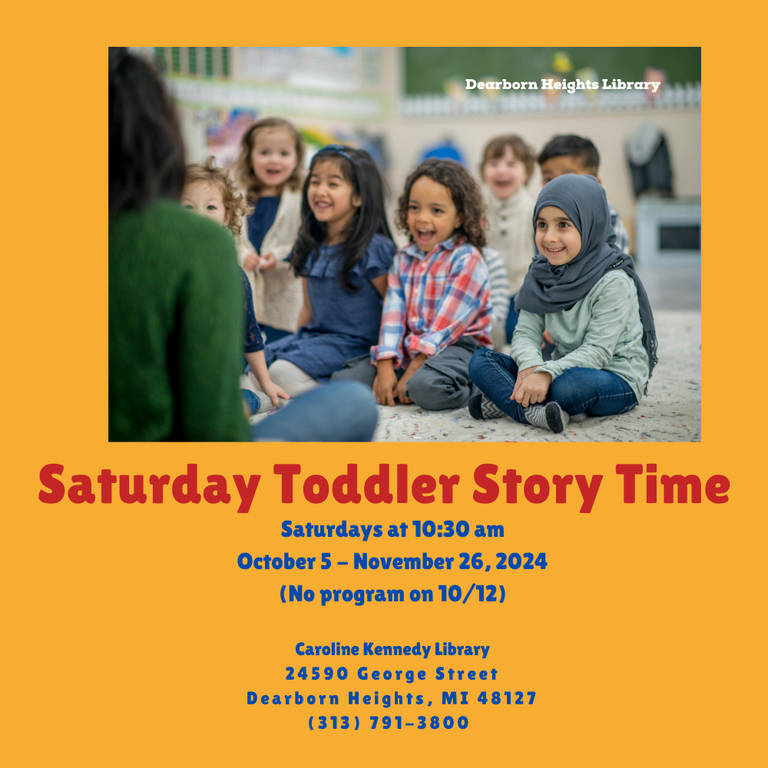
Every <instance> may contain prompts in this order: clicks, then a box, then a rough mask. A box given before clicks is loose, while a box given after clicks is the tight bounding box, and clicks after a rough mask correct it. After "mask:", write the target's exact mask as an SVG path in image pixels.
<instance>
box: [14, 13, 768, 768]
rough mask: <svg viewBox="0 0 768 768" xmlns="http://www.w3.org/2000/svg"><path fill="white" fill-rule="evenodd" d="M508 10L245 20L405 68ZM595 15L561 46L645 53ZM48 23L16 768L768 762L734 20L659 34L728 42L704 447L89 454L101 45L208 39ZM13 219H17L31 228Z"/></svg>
mask: <svg viewBox="0 0 768 768" xmlns="http://www.w3.org/2000/svg"><path fill="white" fill-rule="evenodd" d="M496 10H497V11H498V16H496V15H494V14H493V13H492V9H491V8H490V7H484V8H483V9H481V10H478V12H477V13H476V14H475V13H473V12H471V10H470V9H467V8H463V7H462V8H457V9H456V11H455V13H456V14H458V17H455V16H453V13H446V14H445V19H443V18H442V13H439V12H438V11H436V10H434V9H432V10H427V9H425V11H424V12H425V14H427V16H429V15H430V14H431V15H434V16H435V18H431V19H430V18H427V19H421V18H420V17H419V14H418V13H417V12H415V11H414V9H410V10H408V11H402V12H401V13H400V14H399V15H398V14H393V15H392V16H391V18H389V17H388V16H387V13H390V12H389V11H386V12H385V11H384V10H383V9H381V8H375V9H374V8H371V9H370V10H367V9H363V10H361V9H360V8H359V7H358V6H356V5H349V6H348V9H347V10H346V11H345V9H344V8H342V7H339V8H336V7H334V9H333V11H330V10H328V9H325V10H323V9H318V8H313V9H310V8H309V7H306V8H305V9H304V11H303V12H301V13H300V12H299V11H298V9H291V10H288V11H287V10H286V9H285V8H274V9H259V19H258V24H259V29H260V30H263V29H266V28H267V27H269V28H270V33H271V34H270V37H271V38H272V39H271V41H270V42H272V43H273V44H280V43H284V44H286V45H290V44H292V43H293V42H295V38H296V36H297V34H298V33H297V28H298V29H299V30H300V31H301V34H299V35H298V36H299V37H301V38H302V39H309V38H314V39H315V40H318V39H323V38H325V39H330V40H331V41H333V42H336V41H338V40H342V41H344V40H354V39H355V36H362V35H363V30H365V35H364V36H365V37H366V42H369V43H372V44H381V45H392V44H401V43H406V42H412V41H410V40H408V39H405V38H408V37H412V35H411V33H410V32H408V29H407V27H408V25H407V24H404V22H406V21H407V20H408V19H409V18H410V20H411V21H412V22H413V24H418V25H419V26H420V27H421V26H422V24H423V23H424V22H425V21H427V22H430V23H429V24H427V25H426V27H422V28H429V29H430V31H431V32H432V35H431V36H430V37H429V38H428V39H427V40H426V41H420V42H422V43H424V42H427V43H429V42H432V41H437V40H439V41H440V42H442V43H444V44H446V45H449V44H455V45H459V46H465V45H467V44H471V43H474V44H477V45H485V44H490V43H496V44H507V43H508V42H509V39H508V38H509V34H508V31H509V29H510V28H511V29H519V28H520V27H521V25H522V23H523V21H524V19H525V14H524V13H523V14H522V15H521V16H520V17H519V18H516V20H515V23H514V25H512V24H510V25H509V26H507V25H506V23H505V22H504V21H503V20H504V19H506V18H507V17H508V15H509V14H510V10H509V8H508V7H507V6H501V5H499V6H498V7H497V9H496ZM608 10H609V12H606V13H599V12H595V13H591V14H583V15H581V14H575V15H574V14H568V13H566V14H563V10H562V9H559V10H558V9H553V11H552V13H553V15H554V16H556V17H558V18H559V20H560V21H561V22H563V21H567V25H566V27H565V30H566V31H565V35H566V36H569V37H571V38H573V39H578V40H579V41H582V40H584V41H586V39H587V37H588V38H589V39H608V38H610V39H615V38H616V32H617V30H618V29H620V30H622V35H621V39H622V41H623V40H624V38H625V37H626V38H627V42H628V43H631V42H632V41H633V38H640V37H651V38H653V39H654V40H657V41H659V42H660V43H663V42H666V39H665V35H663V34H662V33H661V32H659V31H658V30H657V29H656V24H657V22H653V21H649V20H648V19H647V18H646V19H645V20H643V19H642V18H640V19H639V20H638V15H637V13H636V10H635V9H632V10H621V9H616V8H615V7H611V8H610V9H608ZM47 12H48V14H49V16H48V24H47V25H46V26H45V28H44V29H42V30H40V29H39V25H35V30H36V31H35V42H36V44H37V45H38V46H40V47H43V46H51V47H52V45H53V43H54V35H53V30H54V29H55V30H56V38H55V40H56V41H59V40H60V39H61V35H62V34H65V35H66V34H69V35H71V36H73V37H74V38H75V40H76V41H77V43H78V44H77V45H76V46H74V47H68V52H69V53H70V57H69V58H68V61H67V66H68V76H69V77H70V79H72V78H74V79H75V80H76V82H77V83H78V90H77V93H78V94H82V96H78V100H77V102H76V101H74V99H73V92H72V90H70V89H56V88H53V89H50V91H47V92H46V96H45V98H46V100H47V101H48V102H49V105H48V106H49V109H48V110H47V111H48V112H49V113H50V114H55V115H57V121H56V127H55V134H56V137H57V140H58V141H57V143H58V144H59V145H60V146H62V147H64V148H65V150H64V151H63V152H60V153H59V152H57V160H56V161H55V162H53V163H52V162H51V157H50V150H49V149H48V146H49V145H50V140H51V133H52V130H51V129H52V126H51V125H50V124H46V125H45V126H43V125H42V124H39V125H37V126H35V127H33V128H31V129H29V130H28V131H26V132H25V133H24V134H23V136H24V138H23V140H22V141H23V146H24V150H25V151H23V152H20V153H11V155H10V157H9V160H8V168H9V170H10V173H9V174H8V175H7V178H9V179H10V178H17V179H29V178H30V177H31V176H34V178H36V179H41V180H43V181H44V183H45V181H47V180H48V179H50V177H51V173H52V169H53V168H55V169H56V170H55V173H56V176H57V178H60V177H61V176H62V175H65V178H66V180H67V181H66V184H65V190H66V194H64V195H61V194H58V195H56V198H57V199H56V204H55V205H54V206H50V207H49V208H48V210H46V216H45V219H46V227H45V229H46V235H53V236H54V240H55V243H56V247H55V248H54V249H48V250H49V251H50V253H49V255H48V257H47V258H45V259H44V260H43V263H44V264H45V267H46V268H45V270H44V272H43V279H40V277H39V276H38V275H33V274H31V270H29V268H28V265H30V264H31V263H33V262H32V261H31V260H30V259H28V258H24V257H23V256H22V255H21V254H22V253H23V251H24V249H28V248H29V246H30V243H31V242H32V239H31V238H30V236H29V233H30V231H34V230H32V228H31V227H29V226H24V225H23V224H22V225H21V226H20V225H19V223H17V222H14V221H11V220H9V223H8V226H7V227H6V237H7V238H9V239H10V241H11V242H10V243H9V246H8V247H7V249H6V252H7V253H8V254H13V258H9V259H8V264H7V267H8V274H7V276H6V281H5V283H4V285H5V290H4V301H3V302H2V309H1V310H0V311H2V313H3V320H4V323H3V325H4V328H5V337H6V342H7V348H8V353H7V355H6V360H7V363H8V365H7V373H6V377H5V385H4V394H5V402H6V406H7V408H6V411H7V413H6V416H5V430H4V435H5V437H6V441H5V442H6V450H5V452H4V461H3V464H4V472H3V480H4V482H3V509H4V515H3V517H4V526H3V529H4V531H3V537H2V540H3V555H2V564H3V571H4V573H3V584H4V593H5V595H4V601H3V602H4V610H3V615H4V618H5V632H4V636H5V639H6V643H5V652H4V654H3V658H4V662H3V663H4V666H5V670H4V674H3V679H4V690H5V701H6V705H7V712H6V714H5V717H4V722H5V726H6V736H5V738H4V747H5V748H4V750H3V751H4V753H5V754H6V755H7V757H6V760H5V761H4V762H5V763H6V764H7V765H11V766H48V765H77V766H81V767H83V768H84V767H85V766H137V765H140V766H175V765H184V766H236V765H246V764H247V765H255V766H267V765H273V764H281V765H289V766H294V765H295V766H301V765H310V764H311V765H319V766H326V765H327V766H330V765H334V766H352V765H358V764H363V765H366V766H371V767H377V766H389V765H393V764H396V763H400V764H403V765H407V766H411V765H414V766H416V765H430V766H431V765H442V766H464V765H477V764H483V765H485V764H487V765H513V764H515V765H516V764H520V765H539V766H547V767H548V768H549V767H550V766H553V767H554V766H563V765H568V766H590V767H596V766H597V767H601V768H602V767H606V768H607V767H609V766H610V767H613V766H648V765H653V766H688V765H691V766H716V765H717V766H722V765H748V766H751V765H760V764H762V763H763V762H764V760H765V752H764V746H763V744H762V742H763V739H762V735H761V734H762V724H763V721H764V705H763V704H762V695H761V694H762V687H763V682H764V679H765V678H764V674H765V666H764V661H763V656H764V645H765V633H764V628H763V626H762V625H763V624H764V620H763V613H764V595H765V564H764V557H763V552H762V550H763V542H764V541H765V539H764V536H765V523H764V510H765V501H764V497H763V493H762V487H761V482H760V479H759V478H760V477H761V476H762V473H763V472H764V470H763V468H762V466H761V464H762V459H763V457H764V455H765V450H764V447H763V438H762V435H761V431H762V413H763V408H762V405H761V403H760V399H759V397H758V396H756V395H755V393H754V391H753V390H754V387H755V385H756V384H758V383H759V382H760V380H761V372H762V367H763V366H762V365H761V362H760V361H761V356H760V351H759V336H760V334H759V330H758V329H759V328H760V324H759V322H758V318H757V310H756V307H757V306H759V305H761V303H762V296H761V290H762V281H761V280H760V277H759V274H760V254H759V253H758V254H757V255H756V256H755V257H751V256H750V258H749V260H748V264H749V265H752V264H753V263H754V264H755V268H756V269H755V271H756V276H755V277H752V278H750V279H749V281H746V280H745V278H744V273H745V267H736V266H735V265H736V264H737V263H740V261H741V260H740V259H739V258H734V257H733V256H731V257H729V258H727V259H726V258H723V257H722V255H723V254H726V253H732V251H733V248H734V244H733V242H732V240H733V233H734V232H738V231H739V227H738V225H737V224H736V222H738V221H739V220H742V221H743V215H744V214H743V212H741V211H738V212H737V210H736V206H735V203H734V200H735V199H741V198H744V199H750V200H751V201H752V214H754V213H755V211H756V210H757V209H759V207H760V204H759V202H756V201H759V200H760V199H762V198H761V195H760V190H759V189H757V179H758V178H759V176H757V175H754V174H750V175H747V174H744V173H742V172H741V170H740V169H741V168H743V167H744V165H745V164H749V163H750V161H751V158H739V161H734V160H732V159H731V158H730V157H729V155H728V154H726V153H725V148H726V147H728V148H731V147H739V148H742V150H747V149H748V148H749V147H751V146H752V144H753V143H754V139H755V135H754V132H755V130H759V129H756V128H755V127H754V125H753V123H754V120H753V111H752V109H751V107H750V104H751V103H752V102H753V101H754V99H755V94H754V87H753V85H752V84H751V83H750V81H749V79H748V78H746V79H745V78H744V77H743V76H742V75H741V74H740V72H741V71H742V70H746V71H750V70H752V69H753V67H750V66H749V65H747V66H745V67H739V68H738V70H737V67H736V66H735V62H736V61H737V60H742V59H743V58H745V57H746V58H747V59H748V58H749V57H750V56H751V54H750V53H749V46H748V45H747V44H745V41H744V36H743V32H741V31H740V32H739V35H738V43H732V44H729V43H728V42H727V41H728V40H730V39H737V37H736V36H735V35H733V36H731V35H729V34H727V32H728V31H733V32H735V30H729V29H728V28H729V27H730V26H732V25H734V24H735V23H736V22H735V20H733V21H731V20H725V21H723V20H719V21H718V29H717V31H715V30H714V29H708V26H707V24H706V23H704V22H702V21H701V20H700V19H699V18H698V17H695V16H692V15H691V13H690V11H689V10H680V11H677V10H676V9H675V8H674V7H672V8H667V9H665V28H668V29H678V30H683V29H684V30H686V38H687V39H690V41H691V42H694V43H696V44H697V45H699V44H702V45H704V46H705V53H706V52H708V51H710V49H713V47H714V43H715V39H716V40H717V57H718V60H719V70H718V71H712V68H710V70H709V71H708V78H709V79H708V80H707V98H708V99H711V103H710V104H708V106H707V118H706V129H707V130H706V135H707V136H708V142H709V143H708V145H707V147H706V152H705V156H704V158H703V160H704V163H705V166H706V168H707V176H706V178H707V185H706V195H707V206H706V209H707V214H706V215H707V237H706V240H705V245H704V255H703V263H704V275H705V281H704V286H705V288H704V296H703V305H704V307H705V310H704V322H703V330H704V338H705V345H704V351H703V360H704V369H703V382H704V387H703V404H702V423H703V431H702V436H701V441H700V442H654V443H638V442H602V443H571V444H547V443H528V444H525V445H523V444H520V443H504V442H495V441H494V442H484V441H476V442H471V443H458V442H441V441H435V442H431V443H430V444H424V445H421V444H416V443H404V442H391V443H371V444H360V445H358V444H355V445H348V444H332V445H323V446H320V445H314V444H309V445H308V444H295V443H269V444H261V443H253V444H245V445H243V444H218V443H216V444H204V443H190V444H178V443H176V444H161V443H157V444H128V443H110V442H109V441H108V439H107V410H108V401H107V376H108V371H107V290H106V288H107V276H108V259H107V217H106V210H105V208H106V205H105V202H104V198H103V189H104V179H105V174H106V172H107V157H106V151H105V143H106V138H105V136H104V134H103V126H104V118H105V111H106V94H105V76H104V73H105V69H106V58H107V57H106V46H107V45H108V44H109V43H111V42H114V40H113V38H114V37H115V35H114V29H115V28H119V29H120V32H121V37H122V38H124V39H128V40H131V39H139V38H140V37H143V36H146V30H147V28H148V26H151V28H152V31H153V34H152V36H153V37H157V38H158V39H163V38H165V39H167V38H169V37H174V38H183V37H184V36H185V35H187V36H191V35H192V34H193V33H194V34H197V35H198V36H199V35H200V34H201V29H200V24H199V22H198V23H197V24H196V23H194V22H193V21H190V20H189V19H191V18H192V17H194V16H195V14H194V13H192V12H190V10H189V9H186V12H185V14H184V19H183V20H182V19H180V18H179V16H178V9H173V10H171V9H170V8H169V9H167V10H166V9H164V8H153V9H152V13H151V15H149V14H148V15H144V14H141V13H138V14H136V15H135V16H134V15H131V16H130V17H125V16H124V15H123V14H122V13H120V12H118V11H117V10H111V11H110V10H107V11H106V12H104V13H103V14H102V15H100V16H99V17H98V18H92V19H91V22H90V25H89V34H88V35H87V37H86V36H84V35H83V32H82V29H83V28H82V27H80V26H78V27H75V26H74V23H73V22H72V20H71V17H70V16H69V15H68V14H64V13H62V12H61V11H60V10H58V9H56V8H54V7H53V6H50V7H48V8H47ZM286 12H287V13H289V18H285V14H286ZM21 13H22V14H25V12H21ZM515 14H516V15H517V14H518V12H517V11H515ZM536 15H537V17H538V18H539V19H540V15H539V12H537V14H536ZM239 16H240V14H239V13H237V12H236V13H234V14H231V15H230V16H229V18H231V19H235V18H238V17H239ZM205 18H207V19H210V18H212V16H211V14H210V9H209V10H208V11H206V14H205ZM55 20H58V22H59V23H56V24H54V23H52V22H53V21H55ZM270 22H272V23H271V25H270ZM435 23H436V27H433V24H435ZM530 23H531V24H532V25H533V21H532V20H531V21H530ZM118 24H119V27H116V25H118ZM638 24H639V25H640V27H639V29H638ZM217 26H219V24H218V22H217ZM532 28H533V30H534V34H533V37H534V40H533V41H532V44H536V43H539V44H541V45H544V44H546V43H547V42H548V41H546V40H541V39H540V38H542V37H543V35H542V34H541V33H540V32H538V31H537V29H539V28H540V27H539V26H538V25H537V26H532ZM496 29H498V30H499V32H496V31H495V30H496ZM635 29H637V31H636V32H635V31H634V30H635ZM502 30H503V32H502ZM724 32H726V34H724ZM715 35H716V38H715ZM491 38H494V39H491ZM635 42H637V43H639V42H647V40H642V41H640V40H637V41H635ZM674 42H679V40H676V41H674ZM14 45H15V46H16V48H17V49H18V50H17V51H15V52H16V53H19V54H20V53H21V45H20V44H19V43H15V44H14ZM708 46H709V47H708ZM737 46H738V48H737ZM10 47H11V48H12V47H13V46H10ZM729 53H730V54H732V57H729V56H728V54H729ZM707 55H709V54H708V53H707ZM713 55H714V54H713ZM730 62H734V64H731V63H730ZM53 77H54V73H53V71H52V70H51V68H50V66H49V64H47V63H44V62H43V61H42V60H35V61H34V62H33V63H32V64H30V69H29V70H27V71H26V72H25V73H24V74H22V73H20V72H19V70H16V71H15V74H14V76H13V82H12V84H11V85H10V86H9V88H10V89H12V90H13V92H14V98H15V99H21V101H22V104H23V105H25V106H26V105H27V102H29V104H28V106H29V108H31V107H32V104H31V100H32V92H31V91H27V90H26V88H27V86H28V84H29V83H30V82H33V81H34V82H36V83H45V82H50V81H51V80H52V79H53ZM34 98H35V104H36V105H37V104H38V102H39V89H35V90H34ZM84 118H86V119H84ZM83 125H88V126H94V125H95V126H98V128H97V129H96V130H95V131H94V130H92V129H91V130H88V131H84V130H83ZM13 135H14V141H15V142H18V131H14V134H13ZM8 138H10V137H8ZM394 149H396V148H393V150H394ZM70 157H76V158H77V160H78V163H77V167H76V168H74V167H73V168H71V169H70V168H67V167H66V165H67V164H66V160H67V159H69V158H70ZM30 165H31V167H30ZM17 186H18V187H21V186H23V182H20V184H19V185H17ZM51 186H52V185H51ZM57 188H58V185H57ZM12 199H13V200H14V201H17V199H18V193H16V194H15V195H14V196H13V198H12ZM72 200H76V201H79V202H77V203H76V204H75V205H70V204H68V203H70V201H72ZM88 203H95V204H96V206H95V212H92V211H88V213H86V206H87V204H88ZM33 207H34V206H32V205H30V204H29V201H27V202H25V203H24V204H23V205H21V206H18V203H17V204H16V206H14V207H11V206H9V207H8V210H20V211H21V213H22V220H23V221H24V220H26V219H27V218H28V213H27V211H29V210H30V209H32V208H33ZM739 214H741V217H742V218H741V219H739ZM13 218H14V217H13V216H11V219H13ZM753 218H754V216H753V215H751V214H747V216H746V221H747V222H748V224H749V227H748V229H749V231H750V235H748V237H749V236H751V237H753V238H755V239H756V242H757V243H758V244H759V240H760V236H759V231H760V228H759V226H757V227H755V226H753V221H752V219H753ZM39 219H40V217H39V215H38V216H35V221H36V222H39ZM740 240H741V238H740ZM736 247H737V249H738V248H740V247H741V243H739V244H737V246H736ZM758 248H759V246H758ZM737 269H738V272H737ZM747 283H749V285H750V286H751V287H752V290H751V291H750V293H749V294H748V295H747V294H746V292H745V285H746V284H747ZM33 286H34V287H33ZM43 345H44V347H43ZM22 382H23V383H22ZM748 382H749V383H748Z"/></svg>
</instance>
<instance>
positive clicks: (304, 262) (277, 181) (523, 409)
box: [182, 118, 656, 432]
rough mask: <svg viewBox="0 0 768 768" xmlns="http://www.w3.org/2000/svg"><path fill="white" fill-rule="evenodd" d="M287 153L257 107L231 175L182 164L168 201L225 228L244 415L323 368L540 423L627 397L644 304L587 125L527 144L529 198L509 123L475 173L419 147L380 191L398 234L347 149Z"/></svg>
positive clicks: (277, 126) (401, 398) (367, 165)
mask: <svg viewBox="0 0 768 768" xmlns="http://www.w3.org/2000/svg"><path fill="white" fill-rule="evenodd" d="M303 157H304V145H303V142H302V139H301V136H300V134H299V133H298V131H297V130H296V129H295V128H294V126H293V125H291V124H290V123H289V122H287V121H285V120H282V119H278V118H267V119H262V120H259V121H258V122H256V123H255V124H254V125H253V126H251V128H250V129H249V130H248V131H247V132H246V133H245V135H244V136H243V140H242V148H241V153H240V158H239V160H238V162H237V164H236V167H235V169H234V171H235V178H233V177H232V175H230V173H229V172H228V171H226V170H224V169H221V168H216V167H215V165H214V164H213V163H212V161H211V160H209V161H207V162H206V163H205V165H190V166H187V180H186V186H185V188H184V192H183V194H182V204H183V205H184V206H185V207H187V208H190V209H192V210H193V211H195V212H196V213H199V214H201V215H204V216H207V217H208V218H211V219H212V220H214V221H215V222H217V223H219V224H220V225H222V226H225V227H228V228H229V229H230V230H231V232H232V234H233V235H234V236H235V238H236V241H237V244H238V258H239V262H240V265H241V267H242V270H243V272H242V278H243V306H244V315H245V333H244V337H245V341H244V352H245V362H247V366H246V367H245V369H244V373H243V376H242V377H241V389H242V390H243V397H244V400H245V402H246V403H247V405H248V406H249V408H250V410H251V411H252V412H254V413H256V412H259V413H260V412H263V411H265V410H269V409H271V408H272V407H275V406H278V405H279V404H280V403H281V401H284V400H288V399H290V398H291V397H295V396H297V395H299V394H302V393H303V392H306V391H308V390H310V389H313V388H315V387H317V386H319V385H321V384H322V383H324V382H327V381H330V380H339V379H351V380H357V381H361V382H364V383H365V384H367V385H368V386H369V387H370V388H371V389H372V390H373V393H374V395H375V398H376V400H377V401H378V402H379V403H381V404H383V405H395V404H396V403H397V402H400V403H415V404H417V405H419V406H421V407H422V408H425V409H428V410H441V409H448V408H459V407H462V406H465V405H468V406H469V412H470V414H471V415H472V416H474V417H475V418H480V419H482V418H491V417H502V416H510V417H511V418H513V419H514V420H516V421H519V422H522V423H528V424H533V425H535V426H540V427H544V428H546V429H550V430H552V431H554V432H561V431H562V430H563V429H564V428H565V426H566V424H567V423H568V419H569V418H570V417H571V416H575V415H577V414H580V413H588V414H594V415H607V414H616V413H623V412H625V411H628V410H630V409H631V408H634V407H635V406H636V405H637V404H638V402H639V401H640V399H641V397H642V395H643V393H644V391H645V388H646V386H647V382H648V378H649V377H650V373H651V371H652V369H653V365H654V364H655V361H656V339H655V330H654V327H653V316H652V312H651V309H650V306H649V304H648V300H647V297H646V295H645V291H644V290H643V288H642V284H641V283H640V281H639V279H638V278H637V275H636V273H635V271H634V263H633V260H632V258H631V257H630V256H629V255H628V253H627V251H628V238H627V235H626V230H625V229H624V227H623V225H622V223H621V220H620V218H619V216H618V214H617V213H616V211H615V209H613V208H612V207H611V206H610V205H609V204H608V202H607V199H606V196H605V192H604V190H603V188H602V186H601V185H600V183H599V179H598V178H597V172H598V163H599V156H598V153H597V150H596V149H595V147H594V145H593V144H592V143H591V142H590V141H588V140H587V139H583V138H581V137H578V136H558V137H555V138H554V139H553V140H552V141H550V142H549V144H547V146H546V147H545V148H544V149H543V150H542V152H541V153H540V155H539V157H538V161H539V163H540V166H541V171H542V177H543V181H544V187H543V189H542V191H541V194H540V195H539V198H538V201H536V202H534V200H533V199H532V198H531V197H530V196H529V195H528V192H527V189H526V184H527V182H528V180H529V179H530V177H531V174H532V172H533V168H534V163H535V160H536V158H535V156H534V154H533V151H532V150H531V148H530V147H528V146H527V145H526V144H525V142H524V141H523V140H522V139H520V138H519V137H517V136H512V135H510V136H501V137H498V138H495V139H493V140H492V141H490V142H489V143H488V145H487V146H486V148H485V151H484V154H483V160H482V163H481V166H480V174H481V178H482V182H483V183H482V185H480V184H478V183H477V182H476V181H475V180H474V179H473V178H472V176H471V175H470V173H469V172H468V171H467V170H466V169H465V168H464V167H463V166H461V165H460V164H458V163H456V162H454V161H451V160H440V159H429V160H425V161H424V162H422V163H421V164H420V165H419V166H418V167H417V168H416V169H415V170H414V171H413V172H412V173H411V174H410V175H409V177H408V178H407V180H406V182H405V188H404V190H403V193H402V195H400V197H399V200H398V205H397V211H396V216H395V221H396V224H397V226H398V228H399V229H400V230H402V232H403V233H405V234H407V235H408V237H409V242H408V244H407V245H406V246H404V247H402V248H399V249H398V248H396V246H395V244H394V242H393V240H392V237H391V233H390V230H389V227H388V224H387V220H386V212H385V192H384V181H383V179H382V177H381V174H380V172H379V170H378V168H377V166H376V164H375V162H374V160H373V159H372V158H371V156H370V155H369V154H368V153H367V152H366V151H364V150H361V149H355V148H352V147H349V146H345V145H329V146H326V147H324V148H323V149H321V150H320V151H319V152H317V153H316V154H315V155H314V157H313V158H312V160H311V163H310V165H309V170H308V173H307V175H306V177H305V178H302V176H303V171H302V169H303ZM534 234H535V248H534ZM254 307H255V309H254ZM256 317H258V319H259V322H257V321H256ZM259 325H261V331H264V333H265V335H266V343H265V341H264V339H263V337H262V332H261V331H260V328H259ZM510 341H511V344H512V347H511V353H512V354H511V357H510V356H507V355H504V354H502V353H501V352H500V349H501V347H502V346H503V345H504V344H505V343H508V342H510ZM547 343H549V344H550V345H552V346H553V350H552V352H551V359H549V360H545V359H544V358H545V356H546V357H549V355H547V354H546V352H544V353H543V352H542V347H545V348H546V346H547Z"/></svg>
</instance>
